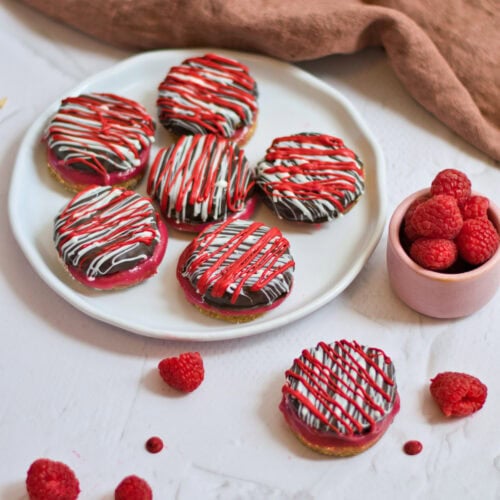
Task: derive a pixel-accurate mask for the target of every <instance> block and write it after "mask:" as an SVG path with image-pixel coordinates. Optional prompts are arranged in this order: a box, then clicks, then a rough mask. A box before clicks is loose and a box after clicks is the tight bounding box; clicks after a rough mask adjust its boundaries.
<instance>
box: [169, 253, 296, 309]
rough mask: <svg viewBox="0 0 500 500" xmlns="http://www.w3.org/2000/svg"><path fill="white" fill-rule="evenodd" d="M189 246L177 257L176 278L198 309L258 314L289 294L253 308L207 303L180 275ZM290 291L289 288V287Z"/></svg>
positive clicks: (188, 298)
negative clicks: (224, 306)
mask: <svg viewBox="0 0 500 500" xmlns="http://www.w3.org/2000/svg"><path fill="white" fill-rule="evenodd" d="M190 251H191V249H190V247H189V246H188V247H187V248H186V249H185V250H184V251H183V252H182V254H181V256H180V258H179V262H178V264H177V280H178V281H179V284H180V285H181V287H182V290H183V291H184V294H185V296H186V299H187V301H188V302H189V303H191V304H193V305H195V306H197V307H199V308H200V309H203V310H204V311H208V312H211V313H214V314H217V315H220V316H242V317H243V316H247V315H249V314H252V315H259V314H264V313H265V312H268V311H270V310H271V309H274V308H275V307H278V306H279V305H280V304H281V303H282V302H283V301H284V300H285V299H286V298H287V297H288V295H289V294H290V292H289V293H288V294H286V295H284V296H283V297H280V298H279V299H278V300H275V301H274V302H273V303H272V304H269V305H266V306H259V307H253V308H247V309H222V308H218V307H215V306H213V305H211V304H207V303H206V302H205V301H204V300H203V297H202V296H201V295H200V294H198V293H196V290H195V289H194V288H193V286H192V285H191V283H190V282H189V280H188V279H187V278H185V277H184V276H182V268H183V266H184V263H185V262H186V259H187V258H188V256H189V254H190ZM290 291H291V288H290Z"/></svg>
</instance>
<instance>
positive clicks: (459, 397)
mask: <svg viewBox="0 0 500 500" xmlns="http://www.w3.org/2000/svg"><path fill="white" fill-rule="evenodd" d="M430 392H431V394H432V396H433V398H434V400H435V401H436V403H437V404H438V405H439V407H440V408H441V411H442V412H443V413H444V415H445V416H447V417H464V416H467V415H470V414H471V413H474V412H476V411H478V410H480V409H481V408H482V407H483V405H484V402H485V401H486V396H487V394H488V388H487V387H486V386H485V385H484V384H483V383H482V382H481V381H480V380H479V379H478V378H476V377H473V376H472V375H468V374H466V373H458V372H443V373H439V374H438V375H436V376H435V377H434V378H433V379H432V380H431V385H430Z"/></svg>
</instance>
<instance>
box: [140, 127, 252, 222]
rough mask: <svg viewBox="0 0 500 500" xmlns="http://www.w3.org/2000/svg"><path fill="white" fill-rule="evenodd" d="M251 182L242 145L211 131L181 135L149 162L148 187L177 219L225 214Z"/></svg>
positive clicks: (237, 206)
mask: <svg viewBox="0 0 500 500" xmlns="http://www.w3.org/2000/svg"><path fill="white" fill-rule="evenodd" d="M253 186H254V181H253V173H252V171H251V169H250V166H249V163H248V160H247V159H246V157H245V155H244V152H243V150H241V149H240V148H239V147H238V146H237V145H236V144H235V143H232V142H231V141H228V140H226V139H223V138H221V137H218V136H215V135H213V134H208V135H198V134H197V135H192V136H182V137H181V138H180V139H179V140H178V141H177V143H176V144H174V145H172V146H171V147H169V148H164V149H161V150H160V151H159V152H158V155H157V157H156V159H155V160H154V162H153V165H152V167H151V171H150V174H149V179H148V193H149V194H150V196H152V197H153V198H154V199H155V200H156V201H157V202H158V204H159V206H160V210H161V212H162V213H163V215H164V216H165V217H167V218H171V219H174V220H175V221H177V222H187V223H190V222H193V221H197V222H198V221H199V222H207V221H218V220H222V219H225V218H226V217H227V215H228V213H229V212H238V211H241V210H243V208H244V207H245V202H246V200H247V198H248V195H249V192H250V190H251V189H252V187H253Z"/></svg>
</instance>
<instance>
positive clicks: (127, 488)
mask: <svg viewBox="0 0 500 500" xmlns="http://www.w3.org/2000/svg"><path fill="white" fill-rule="evenodd" d="M152 499H153V492H152V490H151V487H150V486H149V484H148V483H147V482H146V481H145V480H144V479H142V478H140V477H138V476H134V475H132V476H127V477H126V478H125V479H123V480H122V482H121V483H120V484H119V485H118V486H117V487H116V490H115V500H152Z"/></svg>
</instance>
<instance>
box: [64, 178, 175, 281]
mask: <svg viewBox="0 0 500 500" xmlns="http://www.w3.org/2000/svg"><path fill="white" fill-rule="evenodd" d="M167 239H168V237H167V230H166V227H165V224H164V223H163V222H162V220H161V218H160V216H159V214H158V213H157V212H156V210H155V208H154V207H153V204H152V203H151V201H150V200H149V199H148V198H145V197H144V196H141V195H139V194H137V193H135V192H133V191H127V190H125V189H122V188H113V187H109V186H92V187H90V188H88V189H86V190H85V191H82V192H80V193H78V194H77V195H76V196H75V197H74V198H73V199H72V200H71V201H70V202H69V203H68V204H67V205H66V207H64V208H63V210H62V211H61V212H60V213H59V215H58V216H57V217H56V219H55V224H54V242H55V246H56V249H57V253H58V254H59V257H60V258H61V260H62V262H63V264H64V266H65V267H66V268H67V270H68V272H69V273H70V274H71V276H72V277H73V278H75V279H76V280H77V281H79V282H80V283H83V284H84V285H86V286H88V287H91V288H95V289H98V290H109V289H114V288H124V287H129V286H132V285H136V284H138V283H140V282H141V281H143V280H145V279H146V278H149V277H150V276H152V275H154V274H155V273H156V270H157V268H158V266H159V264H160V262H161V261H162V259H163V256H164V254H165V250H166V246H167Z"/></svg>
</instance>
